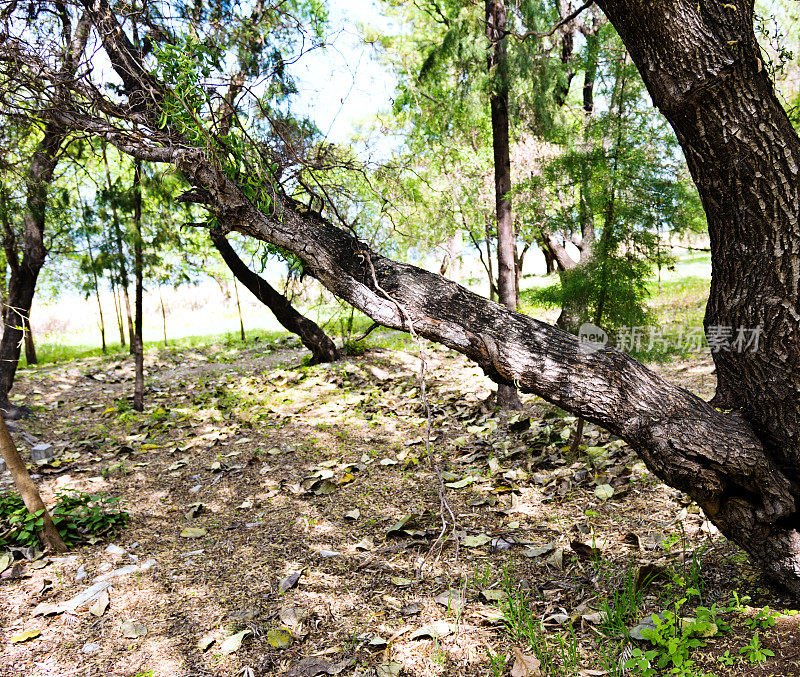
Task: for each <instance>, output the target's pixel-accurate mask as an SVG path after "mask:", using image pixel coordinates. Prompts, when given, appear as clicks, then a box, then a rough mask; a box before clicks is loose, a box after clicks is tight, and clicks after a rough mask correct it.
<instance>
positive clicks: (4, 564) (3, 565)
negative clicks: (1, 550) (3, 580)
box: [0, 555, 11, 574]
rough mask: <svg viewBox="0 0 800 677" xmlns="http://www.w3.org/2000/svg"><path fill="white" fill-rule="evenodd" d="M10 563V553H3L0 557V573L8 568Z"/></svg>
mask: <svg viewBox="0 0 800 677" xmlns="http://www.w3.org/2000/svg"><path fill="white" fill-rule="evenodd" d="M10 564H11V555H3V556H2V557H0V574H1V573H3V572H4V571H5V570H6V569H8V567H9V565H10Z"/></svg>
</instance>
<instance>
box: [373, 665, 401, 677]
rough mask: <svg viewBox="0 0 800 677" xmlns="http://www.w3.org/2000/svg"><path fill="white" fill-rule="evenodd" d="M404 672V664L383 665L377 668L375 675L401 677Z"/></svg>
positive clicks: (377, 676)
mask: <svg viewBox="0 0 800 677" xmlns="http://www.w3.org/2000/svg"><path fill="white" fill-rule="evenodd" d="M402 671H403V664H402V663H395V662H390V663H381V664H380V665H379V666H378V667H377V668H375V675H376V677H399V675H400V673H401V672H402Z"/></svg>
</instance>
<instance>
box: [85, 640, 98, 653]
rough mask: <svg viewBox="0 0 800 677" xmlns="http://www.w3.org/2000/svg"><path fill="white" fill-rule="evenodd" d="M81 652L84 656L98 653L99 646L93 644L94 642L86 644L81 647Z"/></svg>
mask: <svg viewBox="0 0 800 677" xmlns="http://www.w3.org/2000/svg"><path fill="white" fill-rule="evenodd" d="M81 651H83V653H86V654H93V653H97V652H98V651H100V645H99V644H95V643H94V642H86V644H84V645H83V647H81Z"/></svg>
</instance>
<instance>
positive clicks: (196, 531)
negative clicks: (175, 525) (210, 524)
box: [181, 527, 208, 538]
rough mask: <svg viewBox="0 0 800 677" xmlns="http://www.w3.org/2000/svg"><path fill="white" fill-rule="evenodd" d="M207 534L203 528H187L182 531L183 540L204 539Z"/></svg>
mask: <svg viewBox="0 0 800 677" xmlns="http://www.w3.org/2000/svg"><path fill="white" fill-rule="evenodd" d="M207 534H208V531H206V530H205V529H204V528H203V527H186V528H185V529H184V530H183V531H181V538H203V536H206V535H207Z"/></svg>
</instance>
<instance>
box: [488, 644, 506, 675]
mask: <svg viewBox="0 0 800 677" xmlns="http://www.w3.org/2000/svg"><path fill="white" fill-rule="evenodd" d="M486 655H487V656H488V657H489V666H490V667H491V668H492V677H502V676H503V675H505V674H506V663H508V657H507V656H501V655H499V654H493V653H492V652H491V650H490V649H489V648H487V649H486Z"/></svg>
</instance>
